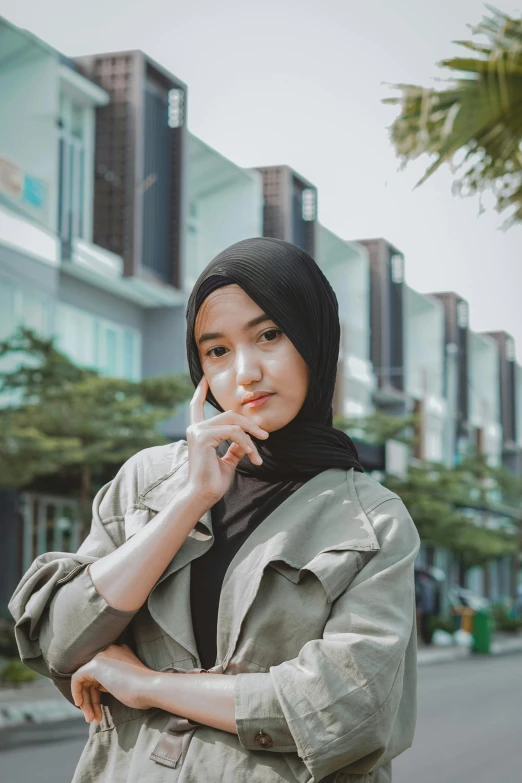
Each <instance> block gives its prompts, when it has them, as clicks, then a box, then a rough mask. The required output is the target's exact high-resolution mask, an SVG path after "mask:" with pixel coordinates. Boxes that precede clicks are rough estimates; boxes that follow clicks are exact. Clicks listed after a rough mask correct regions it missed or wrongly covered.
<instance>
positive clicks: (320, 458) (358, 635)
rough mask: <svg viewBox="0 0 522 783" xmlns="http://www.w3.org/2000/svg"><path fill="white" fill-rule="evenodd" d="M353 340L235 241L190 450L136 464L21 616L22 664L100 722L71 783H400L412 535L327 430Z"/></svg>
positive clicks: (200, 378)
mask: <svg viewBox="0 0 522 783" xmlns="http://www.w3.org/2000/svg"><path fill="white" fill-rule="evenodd" d="M339 334H340V327H339V319H338V309H337V300H336V297H335V294H334V292H333V290H332V288H331V287H330V285H329V283H328V281H327V280H326V278H325V277H324V275H323V274H322V272H321V271H320V269H319V267H318V266H317V265H316V263H315V262H314V261H313V259H312V258H311V257H310V256H309V255H307V254H306V253H305V252H304V251H302V250H300V249H299V248H297V247H295V246H294V245H291V244H289V243H287V242H283V241H280V240H276V239H268V238H264V239H261V238H253V239H247V240H243V241H241V242H238V243H236V244H234V245H232V246H231V247H229V248H227V249H226V250H224V251H223V252H222V253H220V254H219V255H218V256H217V257H216V258H215V259H214V260H213V261H212V262H211V263H210V264H209V265H208V266H207V268H206V269H205V270H204V271H203V273H202V274H201V275H200V277H199V279H198V280H197V282H196V284H195V286H194V289H193V291H192V293H191V296H190V299H189V302H188V307H187V352H188V360H189V368H190V373H191V377H192V379H193V381H194V383H195V385H196V390H195V393H194V396H193V399H192V402H191V406H190V414H191V422H190V425H189V427H188V429H187V438H186V440H181V441H178V442H176V443H172V444H170V445H167V446H160V447H155V448H151V449H145V450H144V451H142V452H139V453H138V454H136V455H135V456H134V457H133V458H132V459H130V460H129V461H128V462H127V463H126V464H125V465H124V466H123V467H122V468H121V470H120V471H119V473H118V474H117V476H116V477H115V478H114V480H113V481H112V482H110V483H109V484H107V485H106V486H105V487H103V488H102V489H101V490H100V492H99V493H98V495H97V496H96V498H95V500H94V505H93V522H92V529H91V532H90V534H89V536H88V538H87V539H86V540H85V542H84V543H83V544H82V546H81V547H80V549H79V550H78V552H77V553H76V554H69V553H62V552H58V553H57V552H51V553H48V554H45V555H41V556H40V557H38V558H37V559H36V560H35V562H34V563H33V565H32V566H31V568H30V569H29V571H28V572H27V574H26V575H25V576H24V578H23V579H22V582H21V583H20V585H19V587H18V588H17V590H16V592H15V594H14V596H13V598H12V599H11V603H10V609H11V612H12V614H13V615H14V617H15V619H16V633H17V639H18V644H19V648H20V654H21V656H22V658H23V660H24V661H25V662H26V663H27V665H29V666H31V667H32V668H34V669H36V670H37V671H40V672H41V673H43V674H45V675H47V676H50V677H52V678H53V680H54V682H55V683H56V685H57V686H58V687H59V688H60V690H61V691H62V692H63V693H64V694H65V695H66V696H67V697H68V698H69V699H71V700H73V701H74V703H75V704H76V705H77V706H78V707H80V708H81V709H82V710H83V712H84V714H85V718H86V720H87V721H89V722H90V729H89V739H88V742H87V745H86V747H85V749H84V751H83V754H82V756H81V759H80V761H79V764H78V767H77V770H76V773H75V777H74V783H87V781H89V783H91V782H92V781H94V782H95V783H99V782H101V781H104V782H105V781H106V782H107V783H109V782H110V783H119V782H120V781H121V782H122V783H123V782H125V783H138V781H140V783H141V781H142V780H146V781H148V782H153V783H166V782H167V781H179V783H211V782H212V781H216V782H217V781H223V780H225V781H231V782H232V781H234V783H243V782H244V783H258V782H259V783H271V782H273V783H276V782H280V781H290V783H295V782H296V781H297V782H298V783H306V782H308V781H320V780H329V781H333V780H335V781H337V783H339V782H340V781H361V783H362V782H363V781H364V783H368V781H371V782H372V783H390V781H391V760H392V759H393V758H394V757H395V756H397V755H398V754H399V753H401V752H402V751H404V750H405V749H406V748H408V747H409V746H410V745H411V743H412V740H413V733H414V726H415V715H416V633H415V597H414V571H413V565H414V560H415V556H416V554H417V551H418V548H419V537H418V534H417V531H416V528H415V525H414V524H413V522H412V520H411V518H410V516H409V514H408V512H407V511H406V509H405V507H404V505H403V504H402V502H401V500H400V499H399V498H398V496H397V495H395V494H393V493H392V492H390V491H389V490H387V489H385V488H384V487H382V486H381V485H380V484H379V483H377V482H376V481H374V480H372V479H371V478H369V477H367V476H365V475H364V473H363V472H362V468H361V466H360V464H359V461H358V458H357V453H356V450H355V447H354V445H353V443H352V441H351V440H350V438H349V437H348V436H347V435H345V434H344V433H343V432H340V431H339V430H336V429H334V428H333V427H332V399H333V392H334V385H335V379H336V370H337V360H338V351H339ZM205 400H207V401H208V402H210V403H211V404H212V405H213V406H214V407H215V408H216V409H217V410H218V411H220V412H219V413H218V414H217V415H215V416H214V417H212V418H210V419H208V420H206V419H205V415H204V401H205ZM216 674H218V675H228V676H224V677H216Z"/></svg>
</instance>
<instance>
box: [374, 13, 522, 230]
mask: <svg viewBox="0 0 522 783" xmlns="http://www.w3.org/2000/svg"><path fill="white" fill-rule="evenodd" d="M486 7H487V9H488V11H489V15H488V16H485V17H484V18H483V20H482V22H481V23H480V24H479V25H478V26H476V27H471V26H470V28H471V30H472V35H473V36H479V37H481V39H482V40H481V41H476V40H467V41H456V42H455V43H457V44H459V45H461V46H463V47H465V48H466V49H467V50H468V52H470V53H469V54H468V55H467V56H462V57H453V58H451V59H448V60H443V61H442V62H440V63H439V66H441V67H443V68H447V69H449V70H450V71H452V72H453V77H452V78H450V79H448V80H445V81H446V84H447V86H446V88H443V89H434V88H430V87H423V86H419V85H415V84H396V85H392V87H394V88H395V89H398V90H400V92H401V95H400V96H399V97H393V98H387V99H385V100H384V103H389V104H395V105H399V106H400V114H399V115H398V117H397V118H396V119H395V121H394V122H393V124H392V125H391V128H390V131H391V140H392V143H393V145H394V147H395V150H396V152H397V155H398V156H399V158H400V159H401V161H402V163H403V164H404V165H405V164H406V163H407V162H408V161H410V160H413V159H414V158H417V157H419V156H420V155H424V154H428V155H431V156H433V157H434V160H433V163H432V164H431V165H430V166H429V168H428V170H427V171H426V173H425V174H424V176H423V177H422V179H421V180H420V181H419V182H418V183H417V184H418V185H420V184H421V183H423V182H424V181H425V180H426V179H427V178H428V177H429V176H431V174H433V173H434V172H435V171H436V170H437V169H438V168H439V167H440V166H441V165H442V164H443V163H446V162H447V163H450V164H451V165H452V167H453V169H454V171H455V172H456V173H457V175H458V178H457V179H456V181H455V184H454V191H455V192H456V193H458V194H460V195H472V194H476V193H479V194H482V193H483V192H484V191H486V190H489V191H490V192H492V193H493V194H494V197H495V201H496V209H497V211H498V212H503V211H504V210H506V209H508V208H509V209H510V214H509V217H508V220H507V221H506V226H507V225H511V224H512V223H515V222H520V221H521V220H522V151H521V142H522V19H513V18H511V17H509V16H508V15H507V14H504V13H502V12H501V11H499V10H497V9H495V8H493V7H492V6H486ZM457 153H459V156H460V160H457V158H458V157H459V156H457Z"/></svg>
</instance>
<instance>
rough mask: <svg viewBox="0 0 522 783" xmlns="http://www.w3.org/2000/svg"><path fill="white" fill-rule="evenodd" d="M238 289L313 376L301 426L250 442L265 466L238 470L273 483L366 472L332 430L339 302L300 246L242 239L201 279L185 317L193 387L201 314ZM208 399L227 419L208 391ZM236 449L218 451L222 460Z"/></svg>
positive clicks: (297, 421)
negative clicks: (209, 300) (224, 292)
mask: <svg viewBox="0 0 522 783" xmlns="http://www.w3.org/2000/svg"><path fill="white" fill-rule="evenodd" d="M234 283H235V284H237V285H239V286H240V287H241V288H242V289H243V290H244V291H245V292H246V293H247V294H248V296H249V297H250V298H251V299H252V300H253V301H254V302H255V303H256V304H257V305H258V306H259V307H261V308H262V309H263V312H265V313H266V314H267V315H269V316H270V318H272V320H273V321H274V322H275V323H276V325H277V326H278V327H279V328H280V329H281V330H282V331H283V332H284V333H285V334H286V336H287V337H288V338H289V339H290V340H291V341H292V343H293V344H294V346H295V348H296V349H297V350H298V351H299V353H300V354H301V356H302V357H303V359H304V360H305V362H306V364H307V365H308V367H309V368H310V373H309V376H310V382H309V386H308V391H307V395H306V398H305V401H304V403H303V405H302V407H301V410H300V411H299V413H298V414H297V415H296V416H295V418H294V419H292V421H290V422H289V423H288V424H286V425H285V426H284V427H282V428H281V429H279V430H275V431H274V432H271V433H270V436H269V438H268V439H267V440H266V441H262V440H260V439H258V438H256V437H254V436H251V437H252V440H253V441H254V443H255V444H256V447H257V449H258V451H259V453H260V455H261V457H262V459H263V464H262V465H254V464H253V463H252V462H251V461H250V459H249V458H248V456H245V457H243V459H241V460H240V462H239V464H238V466H237V468H236V470H237V471H239V472H240V473H244V474H249V475H253V476H258V477H259V478H264V479H267V480H273V481H277V480H280V479H281V478H283V477H287V476H288V477H293V478H297V477H303V478H311V477H312V476H315V475H316V474H317V473H320V472H321V471H323V470H327V469H328V468H342V469H344V470H348V469H350V468H355V470H358V471H361V472H362V470H363V469H362V467H361V464H360V463H359V458H358V454H357V449H356V448H355V444H354V443H353V441H352V440H351V438H349V437H348V435H346V433H344V432H342V431H341V430H338V429H335V428H334V427H333V426H332V400H333V395H334V387H335V380H336V375H337V362H338V356H339V340H340V326H339V314H338V303H337V298H336V296H335V293H334V291H333V289H332V287H331V285H330V283H329V282H328V280H327V279H326V277H325V276H324V274H323V273H322V271H321V270H320V268H319V267H318V265H317V264H316V262H315V261H314V260H313V258H311V256H309V255H308V253H306V252H305V251H304V250H301V249H300V248H299V247H297V246H296V245H293V244H291V243H290V242H284V241H283V240H281V239H273V238H270V237H253V238H251V239H243V240H241V241H240V242H236V243H235V244H233V245H231V246H230V247H227V248H226V249H225V250H223V251H222V252H221V253H219V254H218V255H217V256H216V257H215V258H214V259H213V260H212V261H211V262H210V263H209V264H208V265H207V266H206V268H205V269H204V270H203V272H202V273H201V274H200V276H199V277H198V279H197V281H196V283H195V285H194V288H193V289H192V292H191V294H190V297H189V300H188V303H187V314H186V315H187V357H188V364H189V372H190V376H191V378H192V381H193V382H194V385H195V386H197V384H198V383H199V382H200V380H201V378H202V376H203V371H202V369H201V364H200V361H199V354H198V349H197V345H196V340H195V337H194V325H195V321H196V315H197V312H198V310H199V308H200V307H201V304H202V302H203V301H204V299H205V298H206V297H207V296H208V295H209V294H210V293H211V292H212V291H214V290H215V289H216V288H219V287H221V286H224V285H231V284H234ZM206 399H207V401H208V402H209V403H210V404H211V405H212V406H213V407H214V408H216V409H217V410H218V411H220V412H223V408H222V407H221V406H220V405H219V403H218V402H217V400H216V399H215V398H214V396H213V395H212V393H211V391H210V389H209V391H208V393H207V397H206ZM230 443H231V442H230V441H224V442H223V443H222V444H221V446H222V447H223V448H221V449H220V448H219V447H218V453H219V454H220V456H222V455H223V454H224V453H226V450H227V448H228V446H229V445H230Z"/></svg>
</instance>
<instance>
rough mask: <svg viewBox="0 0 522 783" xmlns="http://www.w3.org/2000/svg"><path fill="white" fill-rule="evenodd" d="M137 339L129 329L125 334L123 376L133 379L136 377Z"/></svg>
mask: <svg viewBox="0 0 522 783" xmlns="http://www.w3.org/2000/svg"><path fill="white" fill-rule="evenodd" d="M136 347H137V346H136V339H135V336H134V334H133V333H132V332H129V331H128V330H127V329H126V330H125V332H124V334H123V377H124V378H127V379H128V380H129V381H132V380H134V379H135V377H136V372H135V367H136V361H135V356H136Z"/></svg>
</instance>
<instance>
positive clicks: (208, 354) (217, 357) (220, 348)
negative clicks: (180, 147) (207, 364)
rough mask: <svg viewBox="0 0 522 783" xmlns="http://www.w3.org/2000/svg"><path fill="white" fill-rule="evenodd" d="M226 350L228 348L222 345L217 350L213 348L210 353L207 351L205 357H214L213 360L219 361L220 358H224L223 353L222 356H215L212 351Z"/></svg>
mask: <svg viewBox="0 0 522 783" xmlns="http://www.w3.org/2000/svg"><path fill="white" fill-rule="evenodd" d="M225 350H226V348H223V346H222V345H218V346H217V347H216V348H211V349H210V350H209V351H207V352H206V354H205V356H213V358H214V359H219V358H221V356H223V355H224V354H222V353H221V354H219V356H214V355H213V354H212V351H225Z"/></svg>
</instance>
